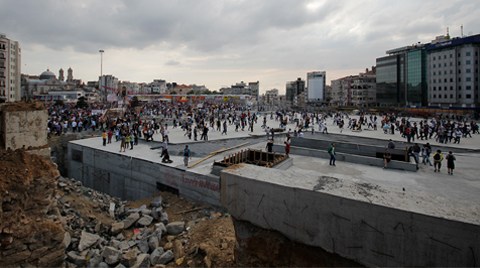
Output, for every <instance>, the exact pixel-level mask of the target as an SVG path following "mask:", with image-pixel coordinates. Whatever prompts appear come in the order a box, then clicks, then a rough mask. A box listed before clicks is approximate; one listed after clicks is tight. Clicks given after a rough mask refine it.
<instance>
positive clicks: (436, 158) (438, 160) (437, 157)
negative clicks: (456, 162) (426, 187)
mask: <svg viewBox="0 0 480 268" xmlns="http://www.w3.org/2000/svg"><path fill="white" fill-rule="evenodd" d="M442 160H443V154H442V151H440V150H437V152H436V153H435V154H434V155H433V167H434V168H435V172H440V168H441V167H442Z"/></svg>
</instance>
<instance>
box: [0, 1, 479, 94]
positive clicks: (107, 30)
mask: <svg viewBox="0 0 480 268" xmlns="http://www.w3.org/2000/svg"><path fill="white" fill-rule="evenodd" d="M0 7H1V9H0V25H2V28H1V29H0V32H1V33H3V34H6V35H7V37H8V38H10V39H13V40H16V41H19V43H20V46H21V48H22V73H26V74H40V73H41V72H43V71H45V70H46V69H47V68H48V69H50V70H51V71H52V72H54V73H56V74H58V70H59V69H60V68H63V69H64V70H66V69H68V68H69V67H71V68H72V69H73V70H74V74H73V75H74V78H79V79H82V80H83V81H85V82H86V81H92V80H98V77H99V76H100V72H101V70H100V69H101V66H100V63H101V62H100V57H101V56H100V53H99V50H104V51H105V52H104V53H103V74H112V75H114V76H115V77H118V78H119V79H120V80H124V81H131V82H147V83H148V82H151V81H153V80H154V79H165V80H167V81H169V82H177V83H180V84H197V85H205V86H206V87H207V88H209V89H210V90H218V89H219V88H221V87H228V86H231V85H233V84H235V83H237V82H240V81H245V82H251V81H260V90H261V93H264V92H265V91H266V90H269V89H272V88H277V89H279V91H280V93H282V94H284V93H285V84H286V82H287V81H293V80H296V78H297V77H300V78H302V79H306V74H307V72H311V71H326V79H327V80H326V82H327V84H330V81H331V80H334V79H338V78H340V77H344V76H347V75H351V74H357V73H359V72H364V71H365V68H370V67H371V66H374V65H375V59H376V58H377V57H381V56H383V55H385V51H387V50H389V49H392V48H396V47H402V46H405V45H409V44H413V43H417V42H421V43H428V42H430V41H431V40H433V39H434V38H435V36H438V35H444V34H446V33H447V27H448V28H449V33H450V36H452V37H455V36H460V35H461V32H460V27H461V25H463V27H464V35H470V34H475V33H477V32H478V26H479V25H480V18H478V17H477V16H475V13H474V12H473V11H474V10H478V9H479V8H480V2H476V1H423V2H421V3H418V2H416V1H403V2H402V3H395V2H388V3H387V2H386V1H376V2H372V1H355V2H353V1H290V0H282V1H260V2H253V1H229V2H220V1H206V0H205V1H203V0H202V1H174V2H173V1H150V0H145V1H135V2H130V1H115V0H108V1H101V2H98V1H81V2H78V3H77V2H66V1H33V0H22V1H13V0H0Z"/></svg>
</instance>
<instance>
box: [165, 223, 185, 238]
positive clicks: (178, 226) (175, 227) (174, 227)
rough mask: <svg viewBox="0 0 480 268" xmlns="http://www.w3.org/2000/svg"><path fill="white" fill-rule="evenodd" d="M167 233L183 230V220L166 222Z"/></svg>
mask: <svg viewBox="0 0 480 268" xmlns="http://www.w3.org/2000/svg"><path fill="white" fill-rule="evenodd" d="M166 228H167V233H168V234H170V235H178V234H181V233H182V232H183V230H185V222H183V221H175V222H171V223H169V224H167V226H166Z"/></svg>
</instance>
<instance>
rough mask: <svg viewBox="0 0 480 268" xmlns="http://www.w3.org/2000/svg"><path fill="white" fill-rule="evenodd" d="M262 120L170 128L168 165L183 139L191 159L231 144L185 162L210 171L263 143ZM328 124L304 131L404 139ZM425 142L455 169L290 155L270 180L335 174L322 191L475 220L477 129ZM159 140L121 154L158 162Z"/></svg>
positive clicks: (479, 217)
mask: <svg viewBox="0 0 480 268" xmlns="http://www.w3.org/2000/svg"><path fill="white" fill-rule="evenodd" d="M261 121H262V120H261V118H260V119H259V123H258V124H257V125H255V127H254V131H253V132H247V131H246V130H245V131H239V132H235V131H234V127H233V126H229V131H228V135H226V136H225V135H223V136H222V135H221V134H220V132H218V131H210V132H209V140H210V141H209V142H201V141H197V142H195V141H192V140H189V139H188V138H187V137H186V136H184V135H183V134H184V132H183V131H182V130H181V129H179V128H176V129H169V130H170V135H169V136H170V141H171V144H170V145H169V151H170V155H171V159H172V160H173V163H172V164H168V165H169V166H175V167H179V168H185V167H183V157H182V156H181V152H182V149H183V147H184V145H185V144H189V145H190V147H191V150H192V160H191V162H190V163H194V162H196V161H199V160H200V159H202V158H204V157H205V156H207V155H208V154H209V153H211V152H213V151H216V150H219V149H224V148H231V147H235V148H234V149H232V150H227V151H225V152H223V153H220V154H218V155H215V156H213V157H211V158H208V159H206V160H205V161H204V162H201V163H200V164H198V165H196V166H195V167H194V168H189V170H190V171H191V172H194V173H202V174H207V173H210V171H211V166H212V163H213V161H220V160H222V159H223V157H224V156H226V155H229V154H232V153H234V152H236V151H239V150H241V149H246V148H255V149H265V145H266V138H265V133H264V131H263V130H262V129H261V128H260V125H261V123H260V122H261ZM268 125H269V126H270V127H275V128H276V127H278V123H277V122H275V121H271V122H269V123H268ZM288 128H292V129H293V125H289V126H288V127H287V129H288ZM328 130H329V133H331V134H329V135H326V134H320V133H316V134H314V135H313V136H311V135H312V134H311V133H310V132H309V133H305V136H306V137H307V136H308V135H310V136H311V137H316V138H325V139H329V140H337V141H338V140H343V141H350V142H357V143H362V144H378V145H386V141H387V140H388V139H392V140H395V141H398V144H399V146H403V144H402V143H401V142H403V141H404V139H402V138H401V137H400V135H399V134H397V135H389V134H383V131H382V130H378V131H369V130H364V131H362V132H352V131H350V130H344V131H343V133H342V134H339V129H338V128H337V127H336V126H333V125H332V122H331V121H328ZM335 134H336V135H335ZM154 139H155V140H157V141H158V140H160V137H159V134H156V135H155V136H154ZM283 139H284V138H283V137H281V136H280V135H278V136H277V137H276V139H275V142H276V143H279V144H283ZM429 142H430V143H431V144H432V145H433V147H434V148H433V149H434V150H435V149H437V148H442V149H443V150H444V151H446V150H452V151H453V152H454V153H455V155H456V156H457V161H456V169H455V175H453V176H451V175H448V174H447V170H446V163H444V166H443V167H442V172H441V173H435V172H433V168H432V167H430V166H424V165H420V170H419V171H418V172H408V171H399V170H389V169H387V170H384V169H382V168H379V167H372V166H365V165H359V164H352V163H341V162H339V161H337V166H336V167H331V166H329V165H328V164H327V162H328V160H326V159H318V158H311V157H304V156H296V155H291V157H292V159H293V164H294V165H293V166H292V167H291V168H290V169H288V170H287V171H286V172H285V173H284V174H285V178H275V179H274V180H272V181H275V183H279V181H282V180H283V181H284V182H286V181H288V183H286V184H287V185H290V184H294V185H296V186H297V187H303V188H308V189H315V185H317V184H318V183H319V177H320V176H328V177H332V178H334V182H333V183H329V187H327V188H325V189H324V190H322V191H327V192H329V193H332V194H336V195H340V196H345V197H347V198H353V199H359V200H363V201H365V202H370V203H374V204H378V205H384V206H391V207H396V208H399V209H403V210H407V211H416V212H419V213H425V214H429V215H434V216H437V217H444V218H449V219H456V220H460V221H464V222H470V223H474V224H480V178H479V176H478V172H479V171H480V168H479V166H478V165H479V163H480V153H479V150H480V149H479V148H480V135H473V138H466V139H462V141H461V143H460V144H459V145H457V144H448V145H447V147H445V145H441V146H443V147H439V145H440V144H438V143H437V142H435V141H432V140H430V141H429ZM75 143H79V144H82V145H86V146H89V147H96V148H98V149H101V150H106V151H110V152H113V153H119V146H120V143H119V142H113V144H108V145H107V146H105V147H104V146H101V138H99V137H97V138H91V139H85V140H80V141H76V142H75ZM419 143H420V144H423V142H422V141H420V142H419ZM159 145H160V143H158V142H143V141H141V142H140V144H139V145H138V146H136V147H134V149H133V150H127V152H125V153H121V154H125V155H127V156H131V157H135V158H141V159H147V160H150V161H156V162H158V163H160V150H159V149H155V148H158V147H159ZM237 146H241V147H237Z"/></svg>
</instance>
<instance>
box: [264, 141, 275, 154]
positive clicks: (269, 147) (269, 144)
mask: <svg viewBox="0 0 480 268" xmlns="http://www.w3.org/2000/svg"><path fill="white" fill-rule="evenodd" d="M265 148H267V152H269V153H271V152H273V140H268V141H267V145H266V146H265Z"/></svg>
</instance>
